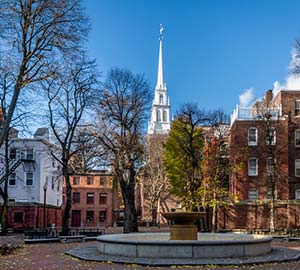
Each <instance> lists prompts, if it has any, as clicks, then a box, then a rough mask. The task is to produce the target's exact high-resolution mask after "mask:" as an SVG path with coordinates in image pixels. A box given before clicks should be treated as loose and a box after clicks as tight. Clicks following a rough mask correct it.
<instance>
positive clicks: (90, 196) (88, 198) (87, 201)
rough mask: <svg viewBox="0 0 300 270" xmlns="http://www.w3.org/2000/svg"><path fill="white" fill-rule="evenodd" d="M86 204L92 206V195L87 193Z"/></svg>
mask: <svg viewBox="0 0 300 270" xmlns="http://www.w3.org/2000/svg"><path fill="white" fill-rule="evenodd" d="M86 203H87V204H93V203H94V193H92V192H88V193H87V194H86Z"/></svg>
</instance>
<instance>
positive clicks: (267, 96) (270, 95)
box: [264, 90, 273, 108]
mask: <svg viewBox="0 0 300 270" xmlns="http://www.w3.org/2000/svg"><path fill="white" fill-rule="evenodd" d="M272 99H273V91H272V90H267V92H266V94H265V100H264V101H265V107H267V108H268V107H269V106H270V104H271V101H272Z"/></svg>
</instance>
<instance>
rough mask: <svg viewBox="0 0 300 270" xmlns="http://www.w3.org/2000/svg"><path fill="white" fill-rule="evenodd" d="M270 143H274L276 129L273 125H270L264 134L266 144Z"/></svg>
mask: <svg viewBox="0 0 300 270" xmlns="http://www.w3.org/2000/svg"><path fill="white" fill-rule="evenodd" d="M270 143H271V145H275V144H276V129H275V128H274V127H271V128H270V130H269V132H267V134H266V144H267V145H269V144H270Z"/></svg>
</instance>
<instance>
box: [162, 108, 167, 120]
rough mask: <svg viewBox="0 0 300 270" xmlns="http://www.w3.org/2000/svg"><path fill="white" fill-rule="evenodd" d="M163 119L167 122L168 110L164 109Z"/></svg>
mask: <svg viewBox="0 0 300 270" xmlns="http://www.w3.org/2000/svg"><path fill="white" fill-rule="evenodd" d="M163 121H164V122H167V111H166V110H164V112H163Z"/></svg>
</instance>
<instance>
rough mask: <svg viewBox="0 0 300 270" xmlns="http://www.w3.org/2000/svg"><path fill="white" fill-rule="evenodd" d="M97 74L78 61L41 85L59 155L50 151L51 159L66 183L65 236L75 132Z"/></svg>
mask: <svg viewBox="0 0 300 270" xmlns="http://www.w3.org/2000/svg"><path fill="white" fill-rule="evenodd" d="M96 85H97V74H96V73H95V66H94V63H93V62H84V61H82V62H79V63H75V64H73V65H70V66H65V67H64V70H63V71H62V72H61V73H60V74H59V76H58V75H57V76H55V77H54V78H48V79H47V80H46V81H45V82H43V83H42V86H43V88H44V89H45V90H46V93H47V96H48V109H49V122H50V126H51V129H52V132H53V134H54V137H55V139H56V141H57V143H58V144H59V146H60V151H61V154H60V156H58V155H57V153H55V152H53V153H52V155H53V157H54V158H55V159H56V160H57V161H58V162H59V163H60V164H61V166H62V175H63V177H64V181H65V184H66V205H65V209H64V215H63V225H62V233H63V234H65V235H66V234H68V233H69V218H70V209H71V196H72V187H71V184H70V175H71V174H73V170H72V169H71V166H70V161H71V159H72V157H73V156H74V155H75V154H76V152H77V151H79V149H74V139H75V133H76V130H77V129H78V127H79V124H80V121H81V119H82V117H83V114H84V112H85V110H86V109H87V108H88V106H90V105H91V104H92V102H93V100H94V90H95V89H96V88H95V87H96Z"/></svg>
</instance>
